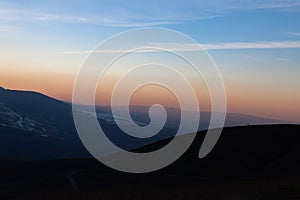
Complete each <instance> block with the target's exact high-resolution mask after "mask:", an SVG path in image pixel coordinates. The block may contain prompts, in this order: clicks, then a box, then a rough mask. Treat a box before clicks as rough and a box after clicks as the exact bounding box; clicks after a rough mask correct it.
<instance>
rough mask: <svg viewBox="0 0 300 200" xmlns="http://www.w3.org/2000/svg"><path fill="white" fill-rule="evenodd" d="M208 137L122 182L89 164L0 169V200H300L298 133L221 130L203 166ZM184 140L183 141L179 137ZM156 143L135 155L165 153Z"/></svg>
mask: <svg viewBox="0 0 300 200" xmlns="http://www.w3.org/2000/svg"><path fill="white" fill-rule="evenodd" d="M205 134H206V132H205V131H203V132H199V133H198V134H197V136H196V139H195V141H194V142H193V144H192V146H191V147H190V148H189V150H188V151H187V152H186V153H185V154H184V155H183V156H182V157H181V158H180V159H179V160H177V161H176V162H175V163H173V164H172V165H170V166H168V167H167V168H165V169H162V170H160V171H157V172H153V173H147V174H127V173H121V172H117V171H115V170H112V169H110V168H108V167H106V166H103V165H102V164H101V163H99V162H98V161H96V160H93V159H71V160H53V161H31V162H29V161H27V162H25V161H24V162H22V161H5V160H2V161H1V163H0V168H1V171H0V173H1V175H0V177H1V180H0V195H1V197H0V198H1V199H58V200H59V199H222V200H223V199H251V200H253V199H272V200H273V199H275V200H276V199H284V200H289V199H299V198H300V146H299V142H300V126H299V125H267V126H244V127H232V128H225V129H224V130H223V133H222V136H221V138H220V140H219V142H218V143H217V145H216V147H215V148H214V149H213V151H212V152H211V153H210V154H209V155H208V156H207V157H206V158H204V159H199V158H198V152H199V149H200V146H201V143H202V140H203V138H204V136H205ZM182 137H184V136H182ZM167 142H168V141H167V140H165V141H161V142H157V143H154V144H151V145H148V146H146V147H144V148H141V149H138V150H136V151H142V152H144V151H150V150H152V149H157V148H159V147H161V146H163V145H165V144H166V143H167Z"/></svg>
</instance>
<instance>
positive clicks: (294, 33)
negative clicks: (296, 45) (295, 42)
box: [287, 32, 300, 36]
mask: <svg viewBox="0 0 300 200" xmlns="http://www.w3.org/2000/svg"><path fill="white" fill-rule="evenodd" d="M287 34H289V35H295V36H300V32H287Z"/></svg>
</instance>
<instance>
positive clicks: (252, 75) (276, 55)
mask: <svg viewBox="0 0 300 200" xmlns="http://www.w3.org/2000/svg"><path fill="white" fill-rule="evenodd" d="M299 22H300V2H299V1H298V0H263V1H259V0H243V1H237V0H222V1H221V0H216V1H204V0H198V1H197V0H191V1H179V0H174V1H166V0H160V1H108V0H102V1H93V0H74V1H64V0H60V1H58V0H44V1H33V0H28V1H21V0H10V1H5V0H4V1H3V0H2V1H0V44H1V46H0V53H1V56H0V70H1V73H0V85H1V86H3V87H5V88H10V89H20V90H34V91H37V92H42V93H44V94H46V95H49V96H52V97H54V98H57V99H61V100H64V101H71V98H72V89H73V84H74V80H75V77H76V73H77V72H78V70H79V69H80V67H81V65H82V63H83V61H84V59H85V58H86V56H87V55H88V53H89V52H90V51H91V50H92V49H94V48H95V47H96V46H97V45H98V44H99V43H100V42H102V41H103V40H105V39H107V38H108V37H110V36H112V35H114V34H118V33H120V32H122V31H127V30H130V29H133V28H142V27H161V28H169V29H173V30H176V31H179V32H182V33H184V34H186V35H188V36H189V37H191V38H193V39H194V40H195V41H196V42H198V43H199V44H201V45H203V46H204V47H205V48H206V49H207V51H208V53H209V55H210V56H211V57H212V59H213V60H214V62H215V63H216V65H217V66H218V68H219V69H220V72H221V74H222V76H223V79H224V83H225V87H226V93H227V105H228V112H234V113H245V114H251V115H256V116H263V117H269V118H275V119H281V120H285V121H294V122H300V117H299V116H300V93H299V88H300V56H299V55H300V26H299ZM176 48H179V49H181V50H182V51H193V50H194V48H195V47H194V46H191V45H187V44H176ZM104 53H105V52H104ZM195 87H196V86H195ZM148 89H149V88H148ZM145 91H147V89H145ZM145 91H144V93H143V94H145ZM199 95H200V94H199ZM142 97H143V95H141V96H140V97H139V98H140V99H143V100H140V101H145V98H142ZM137 98H138V97H137ZM149 102H152V100H149ZM99 104H101V101H100V100H99ZM204 104H207V105H208V104H209V103H207V102H206V100H205V103H204Z"/></svg>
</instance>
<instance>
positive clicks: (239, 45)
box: [59, 41, 300, 54]
mask: <svg viewBox="0 0 300 200" xmlns="http://www.w3.org/2000/svg"><path fill="white" fill-rule="evenodd" d="M151 47H154V48H153V49H152V48H151ZM155 48H157V49H155ZM159 48H163V49H168V50H170V51H175V52H186V51H202V50H204V49H206V50H234V49H289V48H300V41H267V42H232V43H211V44H202V45H201V44H187V43H149V44H147V45H145V49H144V50H142V51H139V52H159V51H162V50H160V49H159ZM132 49H134V47H133V48H132ZM132 49H131V48H127V49H102V50H95V51H93V50H83V51H64V52H59V53H60V54H89V53H92V52H94V53H122V52H128V51H132Z"/></svg>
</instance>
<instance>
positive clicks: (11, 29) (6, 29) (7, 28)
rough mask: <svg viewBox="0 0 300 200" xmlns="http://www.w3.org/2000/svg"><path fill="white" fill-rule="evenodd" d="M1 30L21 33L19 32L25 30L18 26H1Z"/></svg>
mask: <svg viewBox="0 0 300 200" xmlns="http://www.w3.org/2000/svg"><path fill="white" fill-rule="evenodd" d="M0 32H2V33H19V32H24V30H22V29H21V28H19V27H16V26H0Z"/></svg>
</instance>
